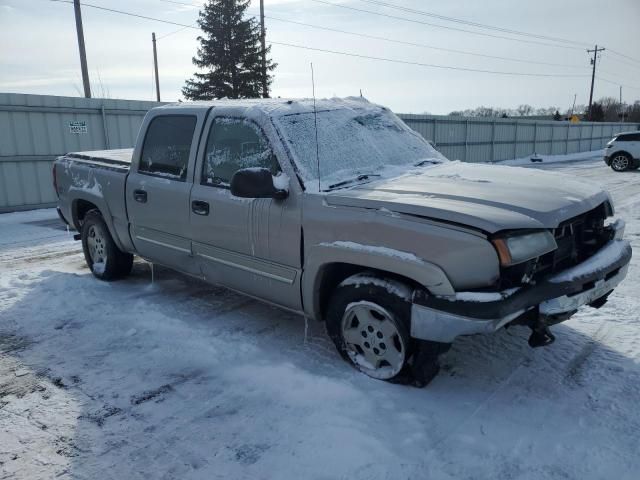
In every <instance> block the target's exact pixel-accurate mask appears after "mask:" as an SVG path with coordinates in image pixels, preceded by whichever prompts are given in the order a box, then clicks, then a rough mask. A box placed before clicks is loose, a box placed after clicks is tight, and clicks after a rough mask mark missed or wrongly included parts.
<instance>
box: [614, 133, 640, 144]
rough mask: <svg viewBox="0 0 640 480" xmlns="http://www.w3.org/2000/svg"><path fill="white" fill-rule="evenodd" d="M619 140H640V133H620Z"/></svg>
mask: <svg viewBox="0 0 640 480" xmlns="http://www.w3.org/2000/svg"><path fill="white" fill-rule="evenodd" d="M617 141H618V142H638V141H640V133H628V134H626V135H619V136H618V139H617Z"/></svg>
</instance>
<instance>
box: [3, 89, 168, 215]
mask: <svg viewBox="0 0 640 480" xmlns="http://www.w3.org/2000/svg"><path fill="white" fill-rule="evenodd" d="M156 105H158V104H157V103H155V102H141V101H129V100H109V99H92V98H75V97H54V96H47V95H23V94H15V93H0V212H7V211H14V210H22V209H30V208H40V207H46V206H52V205H55V202H56V195H55V192H54V191H53V186H52V183H51V182H52V179H51V162H52V161H53V160H54V159H55V157H57V156H59V155H63V154H65V153H67V152H72V151H82V150H99V149H105V148H126V147H132V146H133V144H134V143H135V139H136V136H137V134H138V130H139V128H140V124H141V122H142V119H143V117H144V115H145V114H146V113H147V111H148V110H149V109H150V108H152V107H154V106H156Z"/></svg>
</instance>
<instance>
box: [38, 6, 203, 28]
mask: <svg viewBox="0 0 640 480" xmlns="http://www.w3.org/2000/svg"><path fill="white" fill-rule="evenodd" d="M49 1H50V2H58V3H70V4H72V5H73V1H72V0H49ZM82 6H83V7H89V8H95V9H97V10H104V11H106V12H112V13H119V14H121V15H127V16H129V17H136V18H142V19H144V20H151V21H154V22H161V23H167V24H169V25H177V26H179V27H185V28H189V27H191V25H185V24H184V23H178V22H172V21H171V20H164V19H161V18H154V17H148V16H146V15H139V14H137V13H131V12H125V11H123V10H116V9H115V8H107V7H101V6H99V5H93V4H91V3H84V2H83V3H82ZM192 28H196V27H192Z"/></svg>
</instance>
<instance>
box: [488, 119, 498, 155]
mask: <svg viewBox="0 0 640 480" xmlns="http://www.w3.org/2000/svg"><path fill="white" fill-rule="evenodd" d="M495 144H496V121H495V120H494V121H492V122H491V154H490V159H489V161H490V162H491V163H493V162H494V153H495V150H496V146H495Z"/></svg>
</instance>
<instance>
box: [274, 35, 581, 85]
mask: <svg viewBox="0 0 640 480" xmlns="http://www.w3.org/2000/svg"><path fill="white" fill-rule="evenodd" d="M271 43H272V44H273V45H282V46H285V47H293V48H300V49H304V50H312V51H315V52H324V53H333V54H335V55H344V56H348V57H356V58H365V59H368V60H379V61H383V62H391V63H400V64H404V65H414V66H420V67H430V68H440V69H446V70H460V71H464V72H477V73H490V74H495V75H507V76H524V77H554V78H585V77H588V76H589V75H578V74H552V73H533V72H505V71H500V70H483V69H479V68H466V67H454V66H451V65H438V64H435V63H422V62H411V61H406V60H397V59H395V58H386V57H374V56H372V55H362V54H359V53H352V52H342V51H339V50H329V49H325V48H315V47H309V46H306V45H296V44H293V43H284V42H273V41H272V42H271Z"/></svg>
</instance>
